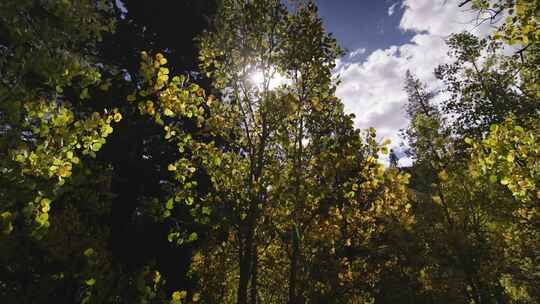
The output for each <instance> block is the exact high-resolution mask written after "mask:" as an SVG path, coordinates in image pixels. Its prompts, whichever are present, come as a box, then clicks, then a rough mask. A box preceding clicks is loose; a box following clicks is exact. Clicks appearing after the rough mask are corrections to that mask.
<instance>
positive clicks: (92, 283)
mask: <svg viewBox="0 0 540 304" xmlns="http://www.w3.org/2000/svg"><path fill="white" fill-rule="evenodd" d="M84 282H85V283H86V285H88V286H94V284H96V279H94V278H90V279H88V280H86V281H84Z"/></svg>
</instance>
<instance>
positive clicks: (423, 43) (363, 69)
mask: <svg viewBox="0 0 540 304" xmlns="http://www.w3.org/2000/svg"><path fill="white" fill-rule="evenodd" d="M402 7H403V10H404V12H403V16H402V18H401V20H400V29H401V30H403V31H404V32H405V31H408V32H412V33H413V34H414V35H413V37H412V38H411V40H410V41H409V42H408V43H405V44H403V45H394V46H391V47H389V48H386V49H378V50H375V51H373V52H372V53H371V54H369V55H368V56H367V58H365V59H364V60H363V61H356V62H352V63H351V62H349V63H346V62H344V61H339V62H338V65H337V67H336V70H335V72H336V74H338V75H339V76H340V77H341V84H340V86H339V87H338V89H337V92H336V94H337V96H338V97H339V98H341V100H342V101H343V103H344V105H345V111H346V112H348V113H354V114H355V115H356V120H355V124H356V126H357V127H359V128H368V127H375V128H377V130H378V137H379V138H380V139H381V140H382V138H389V139H391V140H392V142H393V144H392V147H393V148H394V149H396V150H398V151H399V144H400V142H401V139H400V138H399V130H400V129H402V128H404V127H406V126H407V124H408V119H407V117H406V115H405V111H404V106H405V103H406V101H407V95H406V94H405V92H404V90H403V87H404V80H405V72H406V71H407V70H410V71H411V72H413V73H414V74H415V75H416V76H417V77H418V78H419V79H420V80H421V81H423V82H424V83H426V84H427V85H428V86H429V87H430V88H437V87H439V86H440V83H438V82H437V80H436V78H435V76H434V74H433V71H434V69H435V68H436V67H437V66H438V65H440V64H444V63H448V62H450V60H451V59H450V58H449V57H448V55H447V53H448V47H447V45H446V43H445V40H446V39H447V38H448V37H449V36H450V34H452V33H457V32H462V31H464V30H468V31H471V32H472V33H474V34H477V35H480V36H485V35H487V33H489V32H491V31H492V30H493V27H492V26H490V25H489V24H488V23H485V24H481V25H477V24H475V23H474V22H473V20H475V17H476V15H475V14H474V12H472V11H471V10H470V8H467V7H465V8H459V7H458V6H457V3H456V2H455V1H446V0H404V1H403V4H402ZM394 9H395V4H394V5H392V6H391V7H390V8H389V9H388V13H389V15H391V13H390V12H391V11H392V14H393V13H394ZM357 51H360V50H357ZM398 154H399V153H398ZM405 162H407V161H405Z"/></svg>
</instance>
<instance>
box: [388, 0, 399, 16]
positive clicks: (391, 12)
mask: <svg viewBox="0 0 540 304" xmlns="http://www.w3.org/2000/svg"><path fill="white" fill-rule="evenodd" d="M398 4H399V2H396V3H394V4H392V5H390V7H389V8H388V16H392V15H393V14H394V12H395V11H396V6H397V5H398Z"/></svg>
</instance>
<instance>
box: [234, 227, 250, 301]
mask: <svg viewBox="0 0 540 304" xmlns="http://www.w3.org/2000/svg"><path fill="white" fill-rule="evenodd" d="M242 247H243V248H241V250H240V258H239V260H240V280H239V282H238V296H237V303H238V304H247V292H248V283H249V278H250V275H251V266H252V259H253V254H252V252H251V249H252V248H253V225H252V224H251V223H250V224H249V225H248V227H247V231H246V236H245V239H244V244H243V246H242Z"/></svg>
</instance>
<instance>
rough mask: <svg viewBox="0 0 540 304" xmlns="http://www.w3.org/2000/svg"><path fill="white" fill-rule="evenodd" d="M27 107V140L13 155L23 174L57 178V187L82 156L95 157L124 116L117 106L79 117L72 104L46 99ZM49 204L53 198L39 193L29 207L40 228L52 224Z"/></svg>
mask: <svg viewBox="0 0 540 304" xmlns="http://www.w3.org/2000/svg"><path fill="white" fill-rule="evenodd" d="M24 110H25V113H26V119H25V120H24V121H23V125H22V127H23V133H22V134H23V136H24V137H27V140H25V141H24V142H23V143H22V144H20V146H19V147H18V148H17V149H14V150H12V151H11V155H12V158H13V160H15V161H16V162H17V163H18V164H19V166H20V168H21V171H22V173H23V174H24V175H27V176H35V177H39V178H43V179H45V180H51V181H56V185H57V186H62V185H63V184H64V183H65V180H66V179H67V178H69V177H70V176H71V174H72V169H73V166H74V165H77V164H79V163H80V157H81V156H82V155H89V156H91V157H94V156H95V153H96V152H97V151H99V150H100V149H101V147H102V146H103V144H104V143H105V141H106V138H107V136H108V135H109V134H111V133H112V131H113V127H112V126H111V124H112V123H113V122H119V121H120V120H121V119H122V115H121V114H120V113H119V112H118V110H116V109H114V110H113V111H112V112H109V113H105V114H100V113H97V112H94V113H92V114H91V115H89V116H88V117H83V118H77V117H76V115H75V113H74V112H73V110H72V107H71V105H70V103H68V102H58V101H51V100H46V99H45V98H41V99H39V100H38V101H37V102H26V103H25V104H24ZM50 204H51V199H50V198H46V197H44V196H43V195H42V194H39V195H38V196H36V198H35V200H34V201H33V202H30V203H29V205H28V207H27V210H29V211H30V213H31V214H34V218H35V221H36V223H37V224H38V226H39V227H48V225H49V221H48V218H49V216H48V211H49V210H50Z"/></svg>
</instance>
